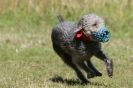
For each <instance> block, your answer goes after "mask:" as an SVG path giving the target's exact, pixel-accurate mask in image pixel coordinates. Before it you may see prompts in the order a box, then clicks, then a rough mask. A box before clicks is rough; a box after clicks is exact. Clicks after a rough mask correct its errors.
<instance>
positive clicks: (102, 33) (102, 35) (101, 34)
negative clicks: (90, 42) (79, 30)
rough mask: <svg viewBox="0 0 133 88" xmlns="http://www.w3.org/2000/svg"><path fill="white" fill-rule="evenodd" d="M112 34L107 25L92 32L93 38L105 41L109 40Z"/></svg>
mask: <svg viewBox="0 0 133 88" xmlns="http://www.w3.org/2000/svg"><path fill="white" fill-rule="evenodd" d="M110 35H111V34H110V32H109V31H108V30H107V28H106V27H102V28H101V29H100V30H99V31H98V32H92V37H93V39H95V40H96V41H99V42H103V43H104V42H107V41H109V39H110Z"/></svg>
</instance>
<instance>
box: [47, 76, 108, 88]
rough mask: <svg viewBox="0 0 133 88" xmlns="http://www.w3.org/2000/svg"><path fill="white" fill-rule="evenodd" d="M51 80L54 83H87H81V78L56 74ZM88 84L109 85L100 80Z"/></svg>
mask: <svg viewBox="0 0 133 88" xmlns="http://www.w3.org/2000/svg"><path fill="white" fill-rule="evenodd" d="M49 80H50V81H52V82H54V83H62V84H67V85H71V86H73V85H87V84H84V83H81V82H80V80H79V79H66V78H65V79H63V78H62V77H61V76H57V75H56V76H54V77H52V78H50V79H49ZM88 85H93V86H104V87H107V85H105V84H103V83H98V82H89V83H88Z"/></svg>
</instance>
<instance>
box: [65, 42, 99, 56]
mask: <svg viewBox="0 0 133 88" xmlns="http://www.w3.org/2000/svg"><path fill="white" fill-rule="evenodd" d="M100 49H101V43H97V42H83V41H79V40H76V39H74V40H72V41H69V42H67V44H66V45H65V50H67V52H68V53H70V54H71V55H72V56H76V57H84V58H88V57H90V56H92V55H94V54H95V53H97V52H98V51H99V50H100Z"/></svg>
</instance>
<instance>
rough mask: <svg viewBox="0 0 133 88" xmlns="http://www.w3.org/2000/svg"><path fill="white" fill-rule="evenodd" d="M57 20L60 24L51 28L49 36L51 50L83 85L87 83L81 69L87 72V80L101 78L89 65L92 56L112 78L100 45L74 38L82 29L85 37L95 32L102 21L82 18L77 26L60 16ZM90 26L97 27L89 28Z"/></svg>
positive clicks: (108, 60) (90, 16)
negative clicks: (103, 64)
mask: <svg viewBox="0 0 133 88" xmlns="http://www.w3.org/2000/svg"><path fill="white" fill-rule="evenodd" d="M58 19H59V20H60V24H58V25H57V26H56V27H54V28H53V30H52V35H51V39H52V44H53V49H54V50H55V52H56V53H57V54H58V55H59V56H60V57H61V59H62V60H63V61H64V62H65V63H66V64H67V65H68V66H70V67H71V68H72V69H73V70H74V71H75V72H76V74H77V76H78V78H79V79H80V80H81V81H82V82H83V83H87V82H88V80H87V79H86V77H85V76H84V75H83V73H82V71H81V69H83V70H84V71H85V72H87V77H88V78H92V77H96V76H102V74H101V73H100V72H99V71H98V70H97V69H96V68H95V67H94V66H93V64H92V63H91V61H90V58H91V57H92V56H96V57H97V58H99V59H101V60H102V61H104V62H105V64H106V68H107V72H108V75H109V77H112V75H113V63H112V60H111V59H110V58H108V57H107V55H106V54H105V53H104V52H103V50H102V48H101V43H100V42H98V41H93V40H92V41H82V40H78V39H76V38H75V35H76V33H77V31H79V30H80V29H84V30H85V32H86V35H89V34H90V33H91V32H90V31H97V30H98V28H97V27H101V26H102V25H104V20H103V19H102V18H101V17H99V16H97V15H95V14H88V15H85V16H83V17H82V18H81V20H80V22H79V23H78V24H76V23H74V22H71V21H64V19H63V17H62V16H58ZM98 22H99V23H98ZM93 24H97V25H93ZM91 25H93V26H97V27H91ZM96 28H97V29H96ZM93 29H94V30H93Z"/></svg>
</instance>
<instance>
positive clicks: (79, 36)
mask: <svg viewBox="0 0 133 88" xmlns="http://www.w3.org/2000/svg"><path fill="white" fill-rule="evenodd" d="M75 38H76V39H78V40H83V41H91V40H92V36H91V35H89V36H86V35H85V34H84V32H83V29H81V30H80V31H78V32H77V33H76V35H75Z"/></svg>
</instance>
